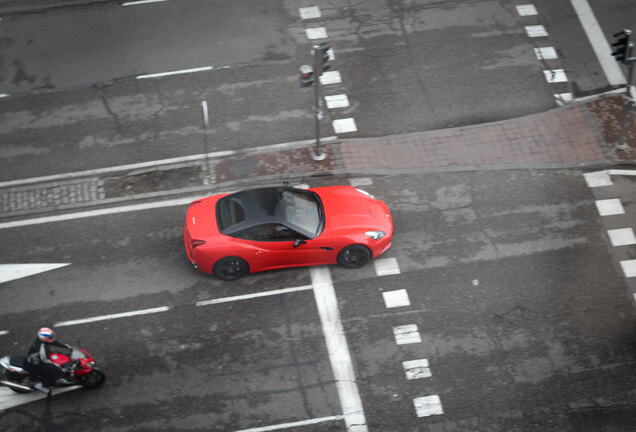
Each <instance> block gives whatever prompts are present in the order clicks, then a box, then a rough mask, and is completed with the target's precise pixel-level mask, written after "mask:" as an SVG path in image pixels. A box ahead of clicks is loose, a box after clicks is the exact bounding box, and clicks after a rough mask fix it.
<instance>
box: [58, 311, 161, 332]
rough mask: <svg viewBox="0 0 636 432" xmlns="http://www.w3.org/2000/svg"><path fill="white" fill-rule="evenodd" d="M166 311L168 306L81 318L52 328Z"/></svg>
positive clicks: (59, 323)
mask: <svg viewBox="0 0 636 432" xmlns="http://www.w3.org/2000/svg"><path fill="white" fill-rule="evenodd" d="M168 310H170V308H169V307H168V306H161V307H156V308H152V309H143V310H137V311H131V312H122V313H116V314H110V315H101V316H95V317H90V318H82V319H76V320H70V321H61V322H58V323H55V324H53V326H54V327H64V326H72V325H77V324H87V323H92V322H96V321H105V320H111V319H117V318H127V317H131V316H137V315H147V314H153V313H158V312H166V311H168Z"/></svg>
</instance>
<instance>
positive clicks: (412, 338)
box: [393, 324, 422, 345]
mask: <svg viewBox="0 0 636 432" xmlns="http://www.w3.org/2000/svg"><path fill="white" fill-rule="evenodd" d="M393 334H394V335H395V343H397V344H398V345H406V344H414V343H420V342H422V338H421V337H420V332H419V331H418V330H417V324H407V325H403V326H397V327H393Z"/></svg>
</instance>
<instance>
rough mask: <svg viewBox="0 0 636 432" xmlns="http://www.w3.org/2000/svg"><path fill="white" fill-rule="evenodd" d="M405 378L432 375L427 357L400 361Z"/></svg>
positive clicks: (412, 378) (411, 378)
mask: <svg viewBox="0 0 636 432" xmlns="http://www.w3.org/2000/svg"><path fill="white" fill-rule="evenodd" d="M402 366H403V367H404V372H406V379H409V380H414V379H419V378H429V377H431V376H433V374H432V373H431V368H430V367H429V366H428V360H427V359H419V360H409V361H405V362H402Z"/></svg>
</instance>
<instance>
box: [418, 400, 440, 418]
mask: <svg viewBox="0 0 636 432" xmlns="http://www.w3.org/2000/svg"><path fill="white" fill-rule="evenodd" d="M413 405H415V412H416V413H417V416H418V417H429V416H432V415H440V414H444V410H443V409H442V401H441V400H440V399H439V396H437V395H432V396H422V397H418V398H415V399H413Z"/></svg>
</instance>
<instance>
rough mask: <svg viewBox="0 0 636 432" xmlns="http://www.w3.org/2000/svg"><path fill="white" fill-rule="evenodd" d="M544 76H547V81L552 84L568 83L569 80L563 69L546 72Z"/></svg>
mask: <svg viewBox="0 0 636 432" xmlns="http://www.w3.org/2000/svg"><path fill="white" fill-rule="evenodd" d="M543 75H544V76H545V80H546V81H547V82H549V83H550V84H552V83H560V82H567V80H568V77H567V76H566V75H565V71H564V70H563V69H549V70H544V71H543Z"/></svg>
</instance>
